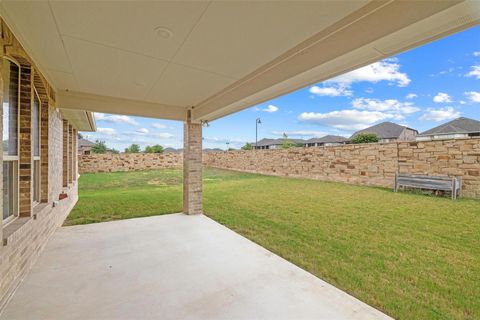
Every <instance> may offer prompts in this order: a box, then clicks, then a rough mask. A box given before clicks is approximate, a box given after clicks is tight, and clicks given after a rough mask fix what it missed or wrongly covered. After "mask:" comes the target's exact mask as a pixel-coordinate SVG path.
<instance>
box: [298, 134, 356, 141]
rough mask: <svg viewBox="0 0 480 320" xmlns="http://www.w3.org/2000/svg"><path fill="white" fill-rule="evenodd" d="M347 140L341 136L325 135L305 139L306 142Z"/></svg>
mask: <svg viewBox="0 0 480 320" xmlns="http://www.w3.org/2000/svg"><path fill="white" fill-rule="evenodd" d="M345 141H348V139H347V138H345V137H342V136H334V135H327V136H324V137H321V138H312V139H309V140H307V141H306V142H307V143H338V142H345Z"/></svg>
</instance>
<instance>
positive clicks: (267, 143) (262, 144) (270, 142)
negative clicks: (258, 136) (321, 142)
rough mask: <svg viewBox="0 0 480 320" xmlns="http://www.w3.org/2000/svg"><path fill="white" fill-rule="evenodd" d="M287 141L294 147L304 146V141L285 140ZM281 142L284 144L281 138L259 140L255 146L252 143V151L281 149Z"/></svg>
mask: <svg viewBox="0 0 480 320" xmlns="http://www.w3.org/2000/svg"><path fill="white" fill-rule="evenodd" d="M287 140H288V141H289V142H291V143H292V144H294V145H304V144H305V140H303V139H287ZM283 142H284V139H283V138H279V139H267V138H264V139H262V140H259V141H258V143H257V145H256V146H255V142H252V146H253V148H254V149H281V148H282V145H283Z"/></svg>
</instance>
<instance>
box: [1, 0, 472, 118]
mask: <svg viewBox="0 0 480 320" xmlns="http://www.w3.org/2000/svg"><path fill="white" fill-rule="evenodd" d="M0 5H1V8H0V9H1V12H2V17H3V18H4V20H5V21H6V23H7V24H8V25H9V27H10V28H11V29H12V31H13V32H14V34H15V35H16V36H17V37H18V38H19V40H20V41H21V42H22V44H23V45H24V47H25V49H26V50H27V52H28V53H29V54H30V55H31V56H32V58H33V59H34V61H35V62H36V64H37V65H38V67H39V69H40V70H41V71H42V72H43V73H44V74H45V76H46V77H47V79H48V80H49V81H50V82H51V84H52V85H53V86H54V87H55V88H56V89H57V91H58V92H57V96H58V103H59V107H60V108H65V109H79V110H88V111H99V112H109V113H118V114H128V115H138V116H148V117H158V118H166V119H174V120H185V117H186V110H188V109H191V110H192V118H193V120H194V121H200V120H214V119H217V118H219V117H222V116H225V115H227V114H230V113H233V112H236V111H239V110H242V109H244V108H247V107H249V106H252V105H255V104H257V103H259V102H263V101H266V100H268V99H270V98H273V97H275V96H278V95H281V94H285V93H288V92H290V91H293V90H295V89H298V88H300V87H303V86H306V85H308V84H311V83H314V82H318V81H321V80H326V79H328V78H331V77H332V76H335V75H338V74H341V73H344V72H346V71H349V70H352V69H355V68H358V67H360V66H363V65H366V64H368V63H372V62H374V61H377V60H380V59H383V58H385V57H388V56H391V55H393V54H395V53H398V52H400V51H403V50H406V49H409V48H412V47H416V46H419V45H421V44H424V43H426V42H428V41H432V40H434V39H437V38H439V37H442V36H445V35H448V34H451V33H454V32H457V31H459V30H462V29H465V28H468V27H470V26H473V25H475V24H478V23H479V22H480V8H479V7H480V2H478V1H384V2H382V1H375V2H373V1H372V2H370V1H366V0H356V1H307V2H302V1H278V2H266V1H265V2H264V1H254V2H246V1H191V2H187V1H172V2H165V1H148V2H147V1H145V2H144V1H131V2H126V1H116V2H106V1H105V2H103V1H2V2H0Z"/></svg>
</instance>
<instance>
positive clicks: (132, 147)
mask: <svg viewBox="0 0 480 320" xmlns="http://www.w3.org/2000/svg"><path fill="white" fill-rule="evenodd" d="M139 152H140V146H139V145H138V144H135V143H133V144H132V145H130V147H128V148H125V153H139Z"/></svg>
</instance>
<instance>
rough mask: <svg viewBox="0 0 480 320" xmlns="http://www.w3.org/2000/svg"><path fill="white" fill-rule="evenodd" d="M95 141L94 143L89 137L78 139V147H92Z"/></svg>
mask: <svg viewBox="0 0 480 320" xmlns="http://www.w3.org/2000/svg"><path fill="white" fill-rule="evenodd" d="M94 144H95V143H93V142H92V141H89V140H87V139H78V147H79V148H80V147H91V146H93V145H94Z"/></svg>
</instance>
